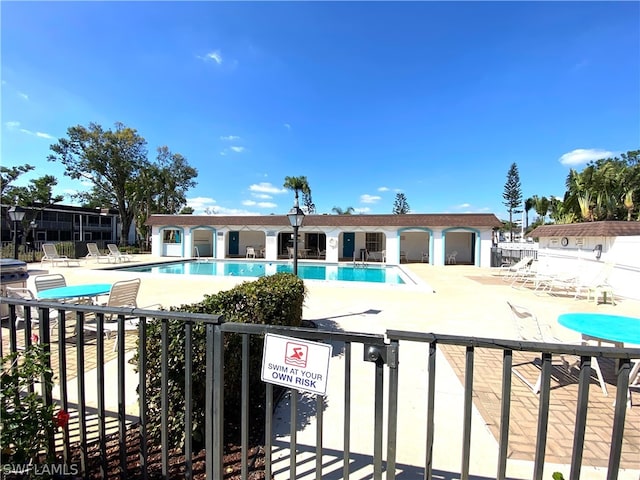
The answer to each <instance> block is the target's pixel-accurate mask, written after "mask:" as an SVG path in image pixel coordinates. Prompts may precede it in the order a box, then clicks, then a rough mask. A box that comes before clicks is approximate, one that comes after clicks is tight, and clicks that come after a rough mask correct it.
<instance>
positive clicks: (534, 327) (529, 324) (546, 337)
mask: <svg viewBox="0 0 640 480" xmlns="http://www.w3.org/2000/svg"><path fill="white" fill-rule="evenodd" d="M507 305H509V308H510V309H511V318H512V319H513V321H514V323H515V325H516V330H517V333H518V337H519V339H520V340H523V341H526V342H540V343H561V344H562V343H564V344H566V343H567V342H564V341H562V340H560V339H558V338H556V337H554V336H552V335H551V334H550V333H549V331H550V328H549V325H540V322H539V321H538V317H536V316H535V314H534V313H533V312H532V311H531V310H529V309H528V308H525V307H522V306H519V305H514V304H512V303H510V302H507ZM566 356H567V355H560V359H561V361H562V366H563V367H564V368H565V369H566V370H567V372H569V371H571V368H572V367H573V366H575V365H576V364H577V363H578V362H579V360H574V361H573V362H571V363H569V361H568V360H567V359H566V358H565V357H566ZM539 361H540V359H536V360H535V361H534V362H525V363H523V364H522V363H521V364H517V365H514V366H513V367H512V368H511V371H512V372H513V374H514V375H515V376H516V377H518V378H519V379H520V380H522V381H523V382H524V383H525V384H526V385H527V386H528V387H529V388H530V389H531V390H532V391H533V393H535V394H538V393H540V383H541V381H542V371H540V373H539V374H538V378H537V380H536V382H535V383H531V382H530V381H529V380H528V379H527V378H526V377H525V376H524V375H523V374H522V372H520V371H519V370H518V367H521V366H522V365H527V364H531V363H538V362H539ZM591 364H592V366H593V369H594V370H595V371H596V375H597V376H598V381H599V383H600V388H601V389H602V393H604V395H605V396H606V395H608V393H607V387H606V385H605V383H604V378H603V377H602V371H601V370H600V364H599V363H598V359H597V358H595V357H593V358H592V359H591Z"/></svg>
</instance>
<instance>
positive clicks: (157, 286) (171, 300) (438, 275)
mask: <svg viewBox="0 0 640 480" xmlns="http://www.w3.org/2000/svg"><path fill="white" fill-rule="evenodd" d="M90 268H93V265H92V266H91V267H90ZM406 268H409V269H410V270H411V271H412V272H413V274H415V275H418V276H420V277H422V278H424V279H425V280H426V281H427V282H428V283H429V284H430V285H431V286H433V287H434V289H435V291H436V293H435V294H428V293H425V292H423V291H419V290H417V289H402V288H400V289H389V288H375V287H373V288H371V287H370V288H362V287H359V286H349V287H346V288H345V287H343V286H341V285H340V286H336V285H322V284H317V283H314V282H308V289H309V295H308V298H307V301H306V304H305V312H304V318H305V319H307V320H312V321H314V322H316V323H317V324H318V326H319V327H320V328H330V329H334V328H335V329H339V330H345V331H354V332H358V331H360V332H367V333H383V332H384V331H385V330H386V329H388V328H393V329H405V330H409V331H416V332H438V333H447V334H456V335H465V336H479V337H480V336H482V337H487V336H494V337H495V338H515V336H514V335H515V330H514V328H513V325H511V322H510V318H509V311H508V308H507V305H506V300H512V301H514V302H516V303H520V304H524V305H527V306H529V307H530V308H532V309H533V310H535V311H536V313H537V315H538V316H539V318H540V319H541V320H542V321H545V322H547V323H549V325H550V326H551V328H552V329H553V331H554V334H555V335H556V336H558V337H560V338H562V339H566V340H576V338H575V337H576V334H575V332H571V331H569V330H566V329H564V328H563V327H561V326H560V325H558V324H557V323H556V321H555V320H556V318H557V316H558V315H559V314H560V313H566V312H577V311H598V312H609V313H616V314H628V315H634V314H636V315H637V312H638V311H640V308H639V307H640V305H639V302H637V301H631V300H626V299H621V301H620V302H618V304H617V305H615V306H612V305H610V304H606V305H604V304H600V305H596V304H595V303H593V302H587V301H586V300H574V299H573V298H563V297H550V296H539V295H536V294H535V292H532V291H529V290H527V289H514V288H511V287H510V286H509V285H508V284H505V283H504V282H502V280H500V279H497V280H498V281H495V280H496V278H495V277H494V276H493V275H492V272H491V271H490V270H489V269H478V268H475V267H466V266H455V267H454V268H451V267H449V268H446V267H433V266H429V265H423V264H411V265H409V266H407V267H406ZM56 270H59V271H64V273H65V276H67V278H68V280H69V283H81V282H83V281H85V282H86V280H84V279H86V278H87V270H85V269H84V268H82V269H78V268H73V269H66V268H65V269H56ZM103 274H104V277H105V281H112V280H113V279H122V278H125V277H128V278H131V277H132V276H134V275H135V276H138V277H143V282H142V288H141V291H140V297H141V303H143V304H148V303H157V302H158V301H161V302H162V303H163V304H164V305H165V306H167V305H179V304H182V303H189V302H192V301H198V300H200V299H201V298H202V294H203V293H205V292H206V293H214V292H215V291H218V290H222V289H227V288H229V287H230V286H231V284H232V283H237V282H238V281H241V280H242V279H220V280H218V279H216V280H211V279H206V280H203V279H195V278H190V277H181V278H182V280H181V281H180V282H173V281H172V282H167V281H166V277H164V278H158V276H153V275H151V274H139V273H138V274H132V273H130V272H129V273H127V272H117V271H105V272H102V273H101V277H102V276H103ZM91 275H92V276H95V272H93V273H92V274H91ZM30 281H31V279H30ZM101 281H102V278H101ZM132 338H133V337H132V336H129V338H128V339H127V347H128V348H132V347H133V345H132V343H131V342H132V340H131V339H132ZM6 339H7V335H3V342H5V341H6ZM66 348H68V349H73V348H75V346H73V345H67V347H66ZM90 351H91V350H90V349H87V353H88V352H90ZM443 352H444V356H445V357H446V359H447V360H448V362H449V363H450V364H451V372H452V377H449V378H447V380H446V382H447V386H446V387H440V389H439V391H438V392H437V395H440V396H441V397H442V396H443V398H449V396H450V395H460V393H457V394H456V393H454V392H456V391H457V392H459V391H460V381H461V380H460V376H461V368H460V367H461V365H464V357H461V356H460V353H459V352H456V349H454V348H445V349H443ZM106 353H107V354H109V355H110V354H111V353H112V352H106ZM490 353H493V354H494V355H491V354H490ZM495 353H496V352H489V353H487V354H485V353H484V352H482V353H480V352H479V353H478V359H477V361H478V364H477V366H476V368H477V369H478V370H481V373H480V372H478V374H479V375H480V376H479V377H477V378H482V379H483V382H482V384H481V385H478V384H476V385H475V389H474V405H475V408H476V409H477V413H478V418H477V421H478V422H479V425H485V426H486V432H483V431H482V430H483V429H482V428H476V429H475V430H474V433H473V438H472V451H473V452H482V451H483V449H484V448H485V447H483V444H486V443H487V441H488V440H489V439H490V442H491V443H493V442H495V435H496V424H497V421H496V419H497V418H499V398H500V390H499V383H498V382H499V378H498V377H496V375H495V373H492V372H495V370H496V369H495V367H493V366H492V365H494V363H495V362H496V361H498V362H499V360H500V359H499V358H495ZM53 358H55V355H54V357H53ZM408 360H409V358H408V357H403V361H401V362H402V363H401V365H402V367H403V372H402V373H401V375H407V374H410V372H411V370H410V369H411V365H410V363H408ZM87 361H88V360H87ZM461 362H462V363H461ZM94 364H95V363H94ZM608 367H611V366H610V365H608V366H607V365H603V370H604V371H605V378H607V377H608V378H611V377H610V368H608ZM73 368H74V367H73V365H68V366H67V372H68V374H69V372H70V371H71V370H72V369H73ZM332 368H333V367H332ZM406 369H408V370H406ZM497 371H498V372H499V371H500V370H499V369H497ZM401 378H402V377H401ZM608 383H609V385H608V389H609V391H610V393H609V396H608V397H604V396H602V393H601V392H600V390H599V389H598V388H597V385H595V384H594V385H593V388H592V389H590V398H589V402H590V403H589V425H588V437H587V438H588V442H586V444H585V456H584V458H585V460H584V465H585V468H583V475H582V477H581V478H594V479H595V478H604V471H603V470H604V469H603V468H602V467H603V465H601V463H602V462H600V463H598V459H599V458H603V457H606V455H608V447H609V444H610V441H611V438H610V435H611V433H610V432H611V426H610V425H611V419H612V412H613V405H612V403H613V399H614V398H615V396H614V393H615V386H614V385H613V384H611V382H608ZM456 384H457V386H456ZM576 388H577V384H576V382H575V378H571V377H567V378H565V379H564V380H563V382H562V383H561V384H556V383H554V381H552V389H553V390H552V405H551V420H550V428H549V437H548V446H547V457H546V461H548V462H549V463H550V464H558V465H563V464H564V465H565V468H564V469H563V471H564V472H565V475H566V474H567V473H568V467H566V463H567V462H568V459H569V458H570V455H571V445H566V443H567V442H566V438H571V436H570V435H569V433H570V430H572V428H573V420H572V418H573V417H572V416H575V408H574V407H571V408H569V409H567V408H563V404H564V403H565V401H566V402H570V403H571V402H575V396H576V393H575V392H576ZM513 389H514V390H513V404H512V409H513V410H512V419H513V420H512V426H513V427H514V430H513V431H512V432H511V437H510V438H511V441H510V458H511V459H513V460H510V464H513V465H512V468H515V470H514V471H513V472H512V471H509V472H508V473H509V474H510V475H517V476H518V477H519V478H526V477H527V476H530V474H527V473H523V472H528V471H529V470H530V461H531V460H532V458H531V449H532V448H533V447H534V445H532V443H533V442H532V441H531V439H532V438H535V428H536V423H535V420H533V421H532V417H534V416H536V415H537V397H536V396H535V395H534V394H532V393H531V391H530V390H528V389H527V387H526V386H525V385H524V384H521V383H520V382H519V380H517V379H515V378H514V380H513ZM407 393H408V392H405V390H402V391H401V395H404V394H407ZM357 395H358V392H354V401H355V397H356V396H357ZM639 395H640V394H637V395H636V396H635V398H634V403H635V404H636V405H637V404H638V401H639V399H638V396H639ZM134 399H135V395H133V394H132V395H130V396H128V400H134ZM571 404H573V403H571ZM496 406H497V407H496ZM451 407H453V403H452V405H451ZM335 408H339V404H338V405H332V402H330V403H329V405H328V408H327V411H326V412H325V418H327V417H330V415H333V414H334V413H335V414H338V413H339V412H332V409H335ZM496 408H498V410H496ZM286 409H287V406H286V405H283V406H281V408H280V413H279V414H278V417H280V418H282V419H284V421H285V422H286V419H287V418H288V413H287V412H286ZM556 409H557V412H556ZM496 412H498V413H496ZM452 415H455V413H454V411H453V410H452ZM496 415H497V416H496ZM556 415H557V416H556ZM447 418H448V417H444V418H443V419H442V421H444V422H446V421H447ZM408 424H409V425H413V427H414V429H415V420H414V423H411V422H410V421H409V422H408ZM625 425H626V433H625V441H624V442H623V450H622V460H621V466H622V468H623V469H625V470H624V471H622V472H621V473H620V476H619V478H630V479H631V478H634V480H635V479H637V476H638V472H639V471H640V460H639V455H638V453H639V452H640V432H639V428H640V408H639V407H637V406H636V407H634V408H632V409H630V410H628V411H627V418H626V422H625ZM438 428H442V427H438ZM445 428H446V427H445ZM280 430H282V428H281V429H280ZM306 430H309V432H308V434H309V435H312V434H313V429H306ZM422 430H423V429H422V428H419V429H418V431H416V432H412V435H411V437H412V439H413V442H414V443H417V444H418V446H422V447H423V445H424V443H421V442H422V440H421V439H422V437H423V435H424V432H423V431H422ZM325 434H326V435H327V439H326V442H325V443H326V444H327V446H328V448H331V445H332V444H334V443H336V442H334V439H332V438H331V432H325ZM336 434H337V433H336ZM487 435H488V436H487ZM450 436H451V434H450ZM282 439H283V440H284V439H286V435H285V436H284V437H283V438H282ZM298 441H299V442H304V441H305V432H299V434H298ZM336 441H337V440H336ZM456 442H457V439H453V438H446V436H445V437H441V438H439V444H438V445H437V446H436V447H435V451H434V454H435V458H436V459H437V462H438V463H437V464H435V465H434V467H435V468H438V469H444V470H447V471H456V468H459V466H458V467H456V465H457V464H458V462H459V456H458V455H457V454H456V455H455V458H451V455H450V452H451V451H452V444H453V445H455V444H456ZM485 446H486V445H485ZM453 448H455V447H453ZM281 452H282V455H286V450H282V451H281ZM399 455H401V456H403V458H402V461H404V462H405V464H411V465H420V460H419V458H420V455H419V454H418V455H417V457H416V462H417V463H413V461H411V460H410V458H409V457H413V455H412V454H410V452H402V451H401V450H399ZM476 455H480V456H482V454H481V453H474V457H475V456H476ZM274 460H275V465H277V464H278V460H277V459H274ZM400 460H401V459H400V458H399V462H400ZM587 465H592V466H594V467H596V466H597V467H599V468H594V469H587V468H586V466H587ZM604 466H605V467H606V465H604ZM472 467H473V468H472V472H473V473H474V474H481V475H487V476H488V477H489V478H491V477H492V476H493V477H495V462H494V460H493V459H492V458H475V460H473V465H472ZM549 468H551V467H549ZM274 471H275V470H274ZM276 478H278V477H276Z"/></svg>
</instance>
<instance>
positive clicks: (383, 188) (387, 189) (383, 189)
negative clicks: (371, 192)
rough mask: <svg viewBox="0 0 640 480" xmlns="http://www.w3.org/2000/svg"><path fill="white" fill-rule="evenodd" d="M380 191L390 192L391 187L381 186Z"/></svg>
mask: <svg viewBox="0 0 640 480" xmlns="http://www.w3.org/2000/svg"><path fill="white" fill-rule="evenodd" d="M378 191H379V192H388V191H389V187H380V188H378Z"/></svg>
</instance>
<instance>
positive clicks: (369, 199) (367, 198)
mask: <svg viewBox="0 0 640 480" xmlns="http://www.w3.org/2000/svg"><path fill="white" fill-rule="evenodd" d="M381 199H382V197H379V196H378V195H368V194H366V193H365V194H364V195H360V201H361V202H362V203H376V202H378V201H380V200H381Z"/></svg>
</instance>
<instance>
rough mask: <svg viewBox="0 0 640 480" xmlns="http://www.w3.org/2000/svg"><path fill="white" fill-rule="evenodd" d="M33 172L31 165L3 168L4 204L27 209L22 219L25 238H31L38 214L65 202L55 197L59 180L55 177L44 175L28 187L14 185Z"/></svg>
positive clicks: (31, 181)
mask: <svg viewBox="0 0 640 480" xmlns="http://www.w3.org/2000/svg"><path fill="white" fill-rule="evenodd" d="M31 170H33V167H32V166H31V165H28V164H27V165H21V166H17V167H2V185H3V187H6V188H4V191H3V203H5V204H7V205H14V204H15V205H20V206H22V207H27V211H26V212H25V216H24V218H23V219H22V222H21V225H22V231H23V232H24V235H25V238H27V239H28V238H29V237H30V232H31V230H32V228H33V226H32V223H31V222H32V221H34V220H35V219H36V218H37V217H38V213H39V212H41V211H42V210H44V209H45V208H47V207H50V206H51V205H53V204H56V203H60V202H62V200H64V197H63V196H62V195H54V194H53V187H55V186H56V185H57V184H58V179H57V178H56V177H54V176H53V175H44V176H42V177H39V178H33V179H31V180H29V184H28V185H27V186H20V187H18V186H14V185H12V183H13V182H14V181H15V180H16V179H17V178H18V177H19V176H20V175H22V174H23V173H26V172H29V171H31Z"/></svg>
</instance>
